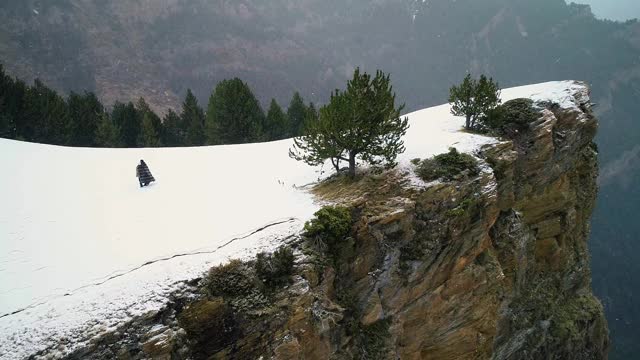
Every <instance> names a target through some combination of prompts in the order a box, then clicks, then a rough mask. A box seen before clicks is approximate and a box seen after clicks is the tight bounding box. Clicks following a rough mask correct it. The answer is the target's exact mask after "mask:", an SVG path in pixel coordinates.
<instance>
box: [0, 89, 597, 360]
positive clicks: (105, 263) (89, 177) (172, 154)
mask: <svg viewBox="0 0 640 360" xmlns="http://www.w3.org/2000/svg"><path fill="white" fill-rule="evenodd" d="M585 91H587V89H586V87H585V85H583V84H581V83H576V82H571V81H566V82H551V83H545V84H538V85H531V86H525V87H519V88H513V89H506V90H503V92H502V98H503V100H505V101H506V100H509V99H513V98H517V97H531V98H532V99H534V100H536V101H551V102H555V103H558V104H560V105H561V106H562V107H573V106H577V105H579V104H577V103H576V102H577V101H578V102H579V100H576V96H575V94H576V93H580V92H585ZM407 116H408V117H409V119H410V125H411V127H410V129H409V131H408V133H407V135H406V137H405V139H404V141H405V145H406V148H407V151H406V152H405V153H404V154H402V156H401V157H400V158H399V163H400V166H409V165H408V164H409V161H410V159H413V158H427V157H430V156H432V155H435V154H439V153H443V152H445V151H447V149H448V148H449V147H451V146H455V147H456V148H458V149H459V150H460V151H464V152H473V151H474V150H476V149H478V148H479V147H480V146H483V145H485V144H489V143H492V142H495V141H497V140H496V139H493V138H490V137H485V136H480V135H474V134H469V133H466V132H462V131H460V129H461V127H462V125H463V123H464V119H461V118H456V117H453V116H451V115H450V113H449V106H448V105H442V106H437V107H433V108H429V109H424V110H420V111H417V112H414V113H411V114H408V115H407ZM290 146H291V140H283V141H278V142H271V143H262V144H247V145H234V146H215V147H200V148H173V149H172V148H164V149H84V148H67V147H58V146H49V145H41V144H30V143H23V142H18V141H12V140H5V139H0V169H2V171H3V176H2V177H0V192H1V194H0V198H1V199H2V206H0V358H2V359H5V358H6V359H13V358H16V359H17V358H23V357H26V356H28V355H30V354H33V353H34V352H36V351H39V350H42V349H45V348H51V347H58V346H59V347H60V349H59V350H60V353H66V352H68V351H71V350H72V349H73V347H74V346H77V344H79V343H81V342H83V341H87V340H88V339H90V338H91V337H93V336H97V335H99V334H101V333H103V332H105V331H108V330H109V329H111V328H113V327H114V326H116V325H117V324H119V323H121V322H123V321H126V320H127V319H130V318H131V317H134V316H139V315H143V314H145V313H146V312H149V311H154V310H157V309H159V308H161V307H162V306H163V304H164V303H165V299H166V295H167V294H168V293H170V292H172V291H174V290H176V288H178V287H180V286H181V281H184V280H188V279H193V278H196V277H198V276H200V275H201V274H202V273H203V272H204V271H206V269H207V268H208V267H210V266H213V265H215V264H218V263H220V262H224V261H226V260H227V259H229V258H232V257H245V256H252V255H253V254H255V253H256V252H258V251H262V250H264V249H272V248H274V247H276V246H277V245H278V244H279V243H281V241H282V240H283V239H285V238H286V237H288V236H291V235H293V234H295V233H297V232H298V231H299V230H300V229H301V227H302V224H303V223H304V221H305V220H307V219H308V218H310V217H311V216H312V214H313V212H315V211H316V210H317V208H318V207H319V205H318V204H317V203H316V202H315V201H314V199H313V197H312V196H311V194H309V193H308V192H306V191H305V190H304V188H303V186H304V185H307V184H309V183H313V182H315V181H317V180H318V178H320V177H322V176H323V174H322V173H321V171H320V169H317V168H311V167H308V166H307V165H305V164H303V163H300V162H297V161H295V160H292V159H290V158H289V157H288V149H289V147H290ZM140 159H144V160H145V161H146V162H147V163H148V164H149V167H150V169H151V171H152V173H153V175H154V176H155V178H156V179H157V182H156V183H154V184H153V185H152V186H150V187H148V188H144V189H140V188H139V187H138V183H137V181H136V179H135V176H134V175H135V172H134V170H135V166H136V164H137V163H138V161H139V160H140ZM325 169H326V170H329V169H330V167H325ZM61 339H66V340H61Z"/></svg>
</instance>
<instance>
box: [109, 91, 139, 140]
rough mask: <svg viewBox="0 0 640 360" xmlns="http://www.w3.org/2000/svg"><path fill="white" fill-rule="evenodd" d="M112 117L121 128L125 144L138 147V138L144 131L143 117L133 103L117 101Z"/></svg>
mask: <svg viewBox="0 0 640 360" xmlns="http://www.w3.org/2000/svg"><path fill="white" fill-rule="evenodd" d="M111 119H112V120H113V122H114V124H115V125H116V126H117V127H118V128H119V129H120V135H121V139H122V143H123V145H124V146H125V147H129V148H135V147H138V140H139V139H140V132H141V131H142V119H141V118H140V115H139V114H138V111H137V110H136V108H135V106H134V105H133V103H131V102H129V103H127V104H123V103H120V102H116V104H115V105H113V111H112V112H111Z"/></svg>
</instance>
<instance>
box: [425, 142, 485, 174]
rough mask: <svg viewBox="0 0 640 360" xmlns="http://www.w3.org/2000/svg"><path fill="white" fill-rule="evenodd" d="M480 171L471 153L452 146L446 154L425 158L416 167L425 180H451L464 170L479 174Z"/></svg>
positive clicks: (467, 172)
mask: <svg viewBox="0 0 640 360" xmlns="http://www.w3.org/2000/svg"><path fill="white" fill-rule="evenodd" d="M479 171H480V169H479V168H478V161H477V160H476V159H474V158H473V156H471V155H468V154H464V153H460V152H458V150H457V149H456V148H450V149H449V152H448V153H446V154H440V155H436V156H434V157H433V158H431V159H425V160H423V161H422V162H421V163H420V164H419V165H418V166H417V167H416V174H417V175H418V176H419V177H420V178H421V179H422V180H424V181H433V180H437V179H444V180H446V181H451V180H454V179H455V178H456V177H458V176H460V175H461V174H463V172H464V173H466V174H468V175H477V174H478V173H479Z"/></svg>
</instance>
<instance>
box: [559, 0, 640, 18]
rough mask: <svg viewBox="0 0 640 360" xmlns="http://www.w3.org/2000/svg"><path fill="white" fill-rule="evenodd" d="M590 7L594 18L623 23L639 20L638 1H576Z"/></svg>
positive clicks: (639, 6) (639, 2)
mask: <svg viewBox="0 0 640 360" xmlns="http://www.w3.org/2000/svg"><path fill="white" fill-rule="evenodd" d="M567 2H577V3H580V4H588V5H591V9H592V10H593V13H594V14H595V15H596V17H598V18H601V19H610V20H619V21H625V20H629V19H637V18H640V1H637V0H576V1H567Z"/></svg>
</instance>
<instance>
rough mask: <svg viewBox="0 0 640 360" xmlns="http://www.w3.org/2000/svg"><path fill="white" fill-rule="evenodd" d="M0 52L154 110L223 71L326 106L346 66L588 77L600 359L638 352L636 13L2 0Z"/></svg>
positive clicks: (32, 71)
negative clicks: (603, 342) (606, 331)
mask: <svg viewBox="0 0 640 360" xmlns="http://www.w3.org/2000/svg"><path fill="white" fill-rule="evenodd" d="M584 1H588V0H584ZM591 1H593V2H594V6H595V5H598V6H602V9H603V10H602V13H601V14H598V17H603V18H604V17H609V16H611V17H614V15H606V14H607V13H606V12H605V10H604V9H606V8H605V7H604V6H609V9H613V8H612V7H611V6H613V3H616V2H615V1H614V2H607V1H606V0H598V1H596V0H591ZM618 1H619V2H620V4H626V5H625V6H627V7H626V8H623V9H624V10H621V8H616V9H618V10H617V13H615V14H617V15H616V16H621V15H624V14H626V15H629V14H631V13H632V12H633V11H634V10H633V9H634V8H636V9H637V5H636V4H635V3H634V2H632V1H628V2H627V3H625V2H623V1H622V0H618ZM606 11H609V10H606ZM612 14H613V13H612ZM0 61H1V62H3V63H4V64H5V66H6V68H7V70H8V71H9V72H10V73H11V74H13V75H15V76H18V77H20V78H22V79H24V80H28V81H31V80H33V79H35V78H40V79H42V80H43V81H44V82H45V83H46V84H48V85H50V86H52V87H54V88H56V89H58V90H60V91H70V90H77V91H80V90H84V89H86V90H89V91H94V92H96V94H97V95H98V96H99V97H100V99H102V100H103V101H104V102H105V103H107V104H110V103H113V102H114V101H116V100H122V101H128V100H134V101H135V100H136V99H138V98H139V97H140V96H144V97H145V98H146V99H147V101H148V102H149V103H150V104H151V106H152V107H153V108H154V109H156V110H158V111H164V110H166V109H169V108H173V107H178V105H179V103H180V101H181V100H182V99H183V98H184V94H185V93H186V89H187V88H192V89H193V90H194V93H195V94H196V95H197V96H198V97H199V98H200V101H201V103H206V100H207V99H208V97H209V95H210V93H211V90H212V88H213V87H214V86H215V84H216V83H217V82H219V81H221V80H223V79H225V78H231V77H235V76H238V77H240V78H242V79H243V80H245V81H247V82H248V83H249V85H250V86H251V87H252V88H253V90H254V92H255V93H256V95H257V96H258V98H259V99H260V101H261V102H262V104H263V106H266V105H267V104H268V101H269V100H270V99H271V97H274V98H276V99H277V100H278V101H279V102H280V103H281V104H283V105H286V104H287V103H288V100H289V99H290V98H291V95H292V94H293V92H294V91H296V90H299V91H300V92H301V94H302V95H303V96H304V97H305V100H307V101H309V100H310V101H314V102H316V103H322V102H324V101H326V99H327V98H328V96H329V93H330V91H331V90H332V89H334V88H336V87H341V86H343V84H344V83H345V81H346V80H347V78H348V77H349V76H350V75H351V74H352V71H353V69H354V67H356V66H361V67H364V68H365V69H366V70H371V71H373V70H375V69H376V68H381V69H383V70H384V71H386V72H390V73H391V75H392V80H393V83H394V85H395V89H396V91H397V93H398V98H399V99H401V101H405V102H406V103H407V110H415V109H418V108H422V107H426V106H430V105H436V104H440V103H443V102H445V101H446V96H447V92H448V88H449V86H450V85H451V84H453V83H455V82H458V81H460V80H461V79H462V78H463V77H464V75H465V73H466V72H472V73H474V74H479V73H486V74H488V75H490V76H493V77H494V78H495V79H497V80H498V81H499V82H500V84H501V85H502V86H503V87H509V86H515V85H522V84H529V83H537V82H542V81H548V80H559V79H578V80H587V81H589V82H590V84H591V85H592V91H593V94H592V95H593V101H594V102H595V103H597V108H596V109H597V115H598V116H599V118H600V120H601V124H600V133H599V135H598V145H599V147H600V160H601V178H600V184H601V192H600V198H599V201H598V205H597V209H596V212H595V214H594V219H593V229H592V236H591V251H592V269H593V286H594V290H595V292H596V294H597V295H598V296H599V297H600V298H601V299H602V301H603V303H604V305H605V309H606V312H607V316H608V320H609V327H610V330H611V335H612V341H613V346H614V348H613V350H612V354H611V358H612V359H628V358H633V357H634V355H635V354H637V353H638V352H639V351H640V341H639V336H638V335H637V330H636V329H635V328H636V327H637V325H636V323H637V322H638V321H639V320H640V307H638V300H636V299H634V297H637V296H638V291H639V289H640V277H637V276H636V275H637V274H638V273H640V262H638V257H639V252H640V243H639V242H638V235H637V234H638V233H640V221H637V218H638V213H639V210H640V201H639V200H640V188H639V187H638V184H639V183H640V121H638V116H637V114H639V113H640V101H638V99H639V98H640V24H639V23H638V22H636V21H628V22H624V23H623V22H613V21H604V20H599V19H597V18H596V17H594V15H593V14H592V12H591V10H590V8H589V7H587V6H582V5H575V4H571V5H568V4H567V3H566V2H565V1H564V0H456V1H453V0H430V1H422V0H420V1H414V0H375V1H372V0H270V1H263V0H154V1H146V0H100V1H98V0H59V1H55V2H53V1H46V0H5V1H3V2H2V3H1V4H0Z"/></svg>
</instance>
